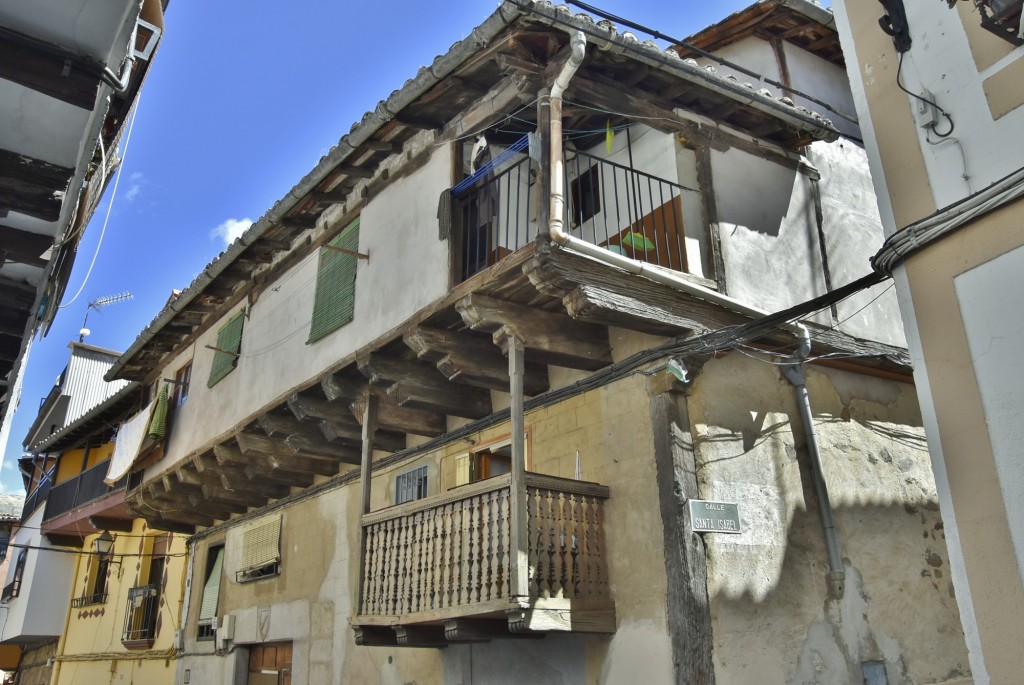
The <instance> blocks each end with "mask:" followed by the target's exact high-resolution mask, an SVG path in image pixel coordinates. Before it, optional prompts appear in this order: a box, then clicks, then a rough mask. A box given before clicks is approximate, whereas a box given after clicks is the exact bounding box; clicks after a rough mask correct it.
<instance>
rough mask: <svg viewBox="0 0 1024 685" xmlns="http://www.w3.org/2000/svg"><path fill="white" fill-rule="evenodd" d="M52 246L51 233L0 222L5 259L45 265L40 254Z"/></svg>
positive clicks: (0, 244) (1, 244)
mask: <svg viewBox="0 0 1024 685" xmlns="http://www.w3.org/2000/svg"><path fill="white" fill-rule="evenodd" d="M2 204H3V200H0V205H2ZM52 246H53V236H51V235H46V234H43V233H32V232H31V231H23V230H21V229H20V228H12V227H10V226H4V225H2V224H0V247H2V248H3V251H4V252H6V253H7V259H11V260H13V261H17V262H22V263H24V264H29V265H30V266H45V265H46V260H44V259H42V257H41V256H40V255H42V254H43V253H44V252H46V251H47V250H48V249H50V248H51V247H52Z"/></svg>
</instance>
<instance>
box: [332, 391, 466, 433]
mask: <svg viewBox="0 0 1024 685" xmlns="http://www.w3.org/2000/svg"><path fill="white" fill-rule="evenodd" d="M380 400H381V401H380V402H379V403H378V405H377V426H378V427H379V428H381V429H384V430H389V431H401V432H403V433H413V434H415V435H425V436H427V437H430V438H436V437H437V436H439V435H444V432H445V431H446V430H447V429H448V426H447V421H445V417H444V414H439V413H437V412H432V411H425V410H423V409H412V408H410V407H400V406H398V405H397V404H394V402H393V400H390V398H389V399H385V398H383V397H382V398H380ZM365 402H366V400H365V398H360V399H357V400H355V401H354V402H353V403H352V405H353V406H352V410H353V411H354V412H355V413H356V415H357V416H361V415H362V413H363V411H364V408H365Z"/></svg>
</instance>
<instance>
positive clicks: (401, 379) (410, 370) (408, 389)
mask: <svg viewBox="0 0 1024 685" xmlns="http://www.w3.org/2000/svg"><path fill="white" fill-rule="evenodd" d="M359 370H360V371H361V372H362V373H363V375H365V376H366V377H367V380H369V381H370V383H371V384H373V385H382V386H386V387H387V388H388V391H387V392H388V395H389V396H390V397H392V398H394V400H395V402H396V403H397V404H398V405H399V406H402V407H406V406H408V407H412V408H414V409H426V410H436V411H441V412H443V413H446V414H451V415H453V416H461V417H465V418H472V419H478V418H481V417H484V416H487V415H488V414H490V413H491V395H490V393H488V392H486V391H485V390H482V389H480V388H473V387H470V388H461V389H459V390H458V391H453V388H452V386H451V384H449V383H448V382H447V381H446V380H445V378H444V377H443V376H442V375H441V374H440V373H438V371H437V369H436V368H433V367H431V366H427V365H426V364H422V363H419V362H415V361H407V360H404V359H398V358H396V357H387V356H384V355H380V354H373V355H369V356H368V357H364V358H363V359H361V360H360V361H359Z"/></svg>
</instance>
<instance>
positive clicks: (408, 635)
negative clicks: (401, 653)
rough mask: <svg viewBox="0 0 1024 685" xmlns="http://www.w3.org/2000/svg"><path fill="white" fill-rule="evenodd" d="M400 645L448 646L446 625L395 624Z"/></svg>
mask: <svg viewBox="0 0 1024 685" xmlns="http://www.w3.org/2000/svg"><path fill="white" fill-rule="evenodd" d="M394 630H395V635H397V636H398V646H399V647H436V648H442V647H447V646H448V641H447V640H445V638H444V626H420V625H417V626H395V627H394Z"/></svg>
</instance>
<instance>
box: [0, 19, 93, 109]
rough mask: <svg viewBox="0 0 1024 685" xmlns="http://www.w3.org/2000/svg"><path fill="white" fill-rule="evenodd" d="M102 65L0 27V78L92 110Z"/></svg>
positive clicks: (83, 56)
mask: <svg viewBox="0 0 1024 685" xmlns="http://www.w3.org/2000/svg"><path fill="white" fill-rule="evenodd" d="M102 73H103V65H102V64H100V63H99V62H97V61H95V60H94V59H92V58H91V57H87V56H85V55H79V54H76V53H73V52H70V51H68V50H66V49H64V48H62V47H60V46H58V45H53V44H50V43H44V42H42V41H39V40H38V39H35V38H31V37H29V36H25V35H23V34H21V33H18V32H16V31H11V30H10V29H6V28H5V29H3V30H2V31H0V78H3V79H4V80H7V81H13V82H15V83H17V84H19V85H22V86H24V87H26V88H29V89H31V90H34V91H37V92H39V93H42V94H44V95H48V96H49V97H52V98H55V99H57V100H60V101H61V102H66V103H68V104H69V105H73V106H75V107H80V108H82V109H85V110H91V109H92V108H93V107H94V106H95V105H96V92H97V91H98V89H99V86H100V80H101V78H100V74H102Z"/></svg>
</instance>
